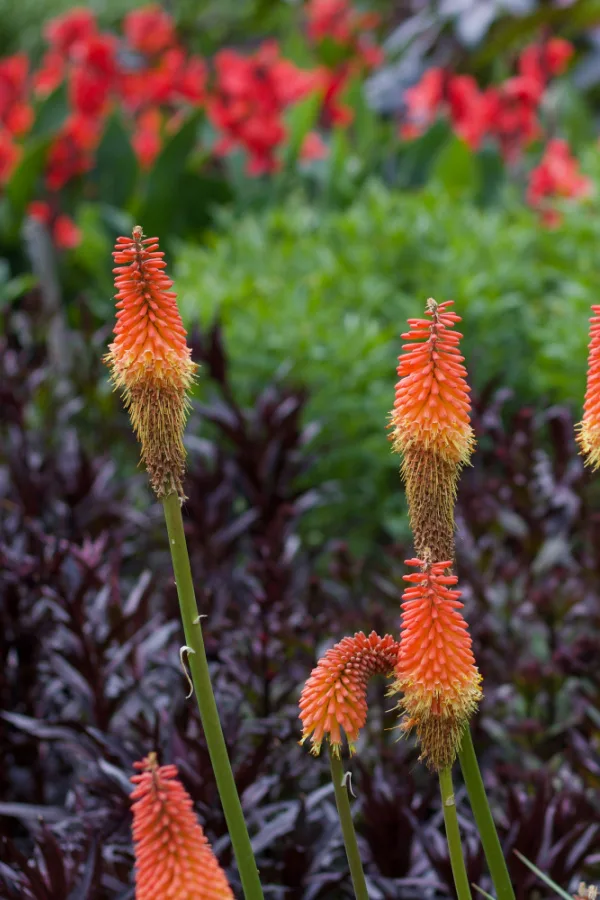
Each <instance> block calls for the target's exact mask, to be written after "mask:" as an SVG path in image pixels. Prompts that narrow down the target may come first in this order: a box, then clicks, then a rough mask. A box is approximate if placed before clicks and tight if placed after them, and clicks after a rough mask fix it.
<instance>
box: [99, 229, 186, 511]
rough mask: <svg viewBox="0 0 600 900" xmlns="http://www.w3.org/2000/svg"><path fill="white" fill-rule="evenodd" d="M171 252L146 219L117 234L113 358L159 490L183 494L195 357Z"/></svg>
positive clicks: (110, 355)
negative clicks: (146, 229)
mask: <svg viewBox="0 0 600 900" xmlns="http://www.w3.org/2000/svg"><path fill="white" fill-rule="evenodd" d="M163 256H164V253H161V252H160V250H159V248H158V239H157V238H145V237H144V235H143V233H142V229H141V228H140V227H139V226H136V227H135V228H134V229H133V234H132V237H131V238H128V237H120V238H118V239H117V244H116V248H115V252H114V253H113V257H114V260H115V263H117V268H115V269H114V270H113V271H114V273H115V288H116V290H117V294H116V300H117V310H118V312H117V324H116V326H115V340H114V341H113V343H112V344H111V345H110V347H109V353H108V354H107V355H106V357H105V361H106V362H107V364H108V365H109V367H110V370H111V377H112V380H113V382H114V384H115V386H116V387H117V388H119V389H120V390H121V392H122V395H123V398H124V402H125V406H126V407H127V409H128V410H129V415H130V418H131V423H132V425H133V428H134V431H135V433H136V435H137V437H138V440H139V441H140V443H141V445H142V462H143V463H144V465H145V466H146V469H147V470H148V475H149V477H150V483H151V485H152V487H153V489H154V491H155V493H156V495H157V497H159V498H162V497H166V496H167V495H168V494H170V493H177V494H179V496H180V497H182V498H183V496H184V494H183V485H182V479H183V473H184V469H185V449H184V446H183V429H184V426H185V422H186V419H187V415H188V408H189V402H188V391H189V390H190V387H191V385H192V383H193V380H194V372H195V365H194V363H193V362H192V360H191V351H190V349H189V347H188V346H187V344H186V339H185V335H186V331H185V329H184V327H183V324H182V321H181V316H180V315H179V310H178V309H177V302H176V296H177V295H176V294H175V293H173V291H172V290H171V288H172V287H173V282H172V281H171V279H170V278H168V277H167V275H166V274H165V272H164V269H165V268H166V263H165V262H164V259H163Z"/></svg>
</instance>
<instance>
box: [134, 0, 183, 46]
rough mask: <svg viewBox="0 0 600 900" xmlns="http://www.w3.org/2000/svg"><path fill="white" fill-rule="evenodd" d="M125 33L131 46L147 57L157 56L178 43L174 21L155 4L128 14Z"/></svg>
mask: <svg viewBox="0 0 600 900" xmlns="http://www.w3.org/2000/svg"><path fill="white" fill-rule="evenodd" d="M123 31H124V33H125V38H126V40H127V43H128V44H129V46H130V47H131V48H132V49H133V50H138V51H139V52H140V53H145V54H146V55H147V56H156V55H157V54H158V53H162V52H163V50H167V49H168V48H169V47H173V46H174V45H175V43H176V41H177V36H176V33H175V23H174V22H173V19H172V18H171V16H170V15H169V13H168V12H166V10H164V9H161V7H160V6H157V5H155V4H151V5H150V6H144V7H142V8H141V9H135V10H133V11H132V12H130V13H127V15H126V16H125V20H124V23H123Z"/></svg>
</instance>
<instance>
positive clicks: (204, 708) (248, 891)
mask: <svg viewBox="0 0 600 900" xmlns="http://www.w3.org/2000/svg"><path fill="white" fill-rule="evenodd" d="M163 509H164V512H165V520H166V523H167V532H168V534H169V549H170V551H171V559H172V561H173V570H174V572H175V582H176V584H177V595H178V597H179V607H180V610H181V619H182V622H183V630H184V633H185V641H186V644H187V647H188V648H189V649H188V654H187V659H188V665H189V667H190V671H191V673H192V681H193V684H194V689H195V691H196V700H197V701H198V708H199V710H200V718H201V719H202V725H203V728H204V733H205V735H206V743H207V744H208V752H209V754H210V760H211V763H212V767H213V770H214V773H215V779H216V782H217V788H218V791H219V796H220V797H221V803H222V804H223V811H224V813H225V819H226V821H227V828H228V829H229V834H230V837H231V843H232V845H233V851H234V853H235V859H236V862H237V866H238V871H239V873H240V878H241V881H242V888H243V891H244V897H245V898H246V900H263V892H262V888H261V886H260V880H259V877H258V869H257V867H256V862H255V860H254V853H253V852H252V846H251V844H250V837H249V835H248V829H247V828H246V823H245V821H244V814H243V812H242V805H241V803H240V798H239V796H238V792H237V788H236V786H235V780H234V777H233V772H232V770H231V764H230V762H229V756H228V754H227V745H226V744H225V738H224V737H223V730H222V728H221V722H220V721H219V713H218V710H217V704H216V702H215V695H214V694H213V689H212V685H211V681H210V673H209V670H208V661H207V659H206V651H205V649H204V640H203V638H202V628H201V625H200V618H199V615H198V606H197V604H196V596H195V594H194V585H193V583H192V572H191V569H190V560H189V556H188V552H187V545H186V542H185V534H184V531H183V518H182V515H181V503H180V501H179V497H178V496H177V494H169V496H168V497H165V499H164V500H163Z"/></svg>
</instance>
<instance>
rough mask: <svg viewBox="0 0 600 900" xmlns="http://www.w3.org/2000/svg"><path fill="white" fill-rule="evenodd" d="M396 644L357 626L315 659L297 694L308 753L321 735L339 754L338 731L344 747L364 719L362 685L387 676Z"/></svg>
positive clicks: (352, 740)
mask: <svg viewBox="0 0 600 900" xmlns="http://www.w3.org/2000/svg"><path fill="white" fill-rule="evenodd" d="M397 656H398V644H397V642H396V641H395V640H394V639H393V638H392V637H391V636H390V635H389V634H386V635H385V637H383V638H382V637H379V635H378V634H376V633H375V632H374V631H372V632H371V634H370V635H369V636H368V637H367V636H366V635H365V634H363V632H362V631H359V632H358V633H357V634H355V635H354V637H345V638H344V639H343V640H342V641H340V642H339V643H338V644H336V645H335V646H334V647H331V649H329V650H328V651H327V653H326V654H325V656H323V657H322V659H320V660H319V663H318V665H317V667H316V668H315V669H313V670H312V672H311V675H310V678H309V679H308V681H307V682H306V684H305V685H304V689H303V691H302V694H301V697H300V719H301V720H302V726H303V732H302V742H304V741H305V740H307V739H308V738H310V740H311V743H312V746H311V752H312V753H313V754H315V756H316V755H318V753H319V751H320V749H321V744H322V742H323V738H327V739H328V740H329V743H330V745H331V749H332V752H333V753H335V754H336V755H339V752H340V748H341V745H342V730H343V731H344V732H345V734H346V737H347V739H348V744H349V746H350V752H352V751H353V750H354V745H355V743H356V741H357V740H358V735H359V732H360V729H361V728H362V727H363V725H364V724H365V722H366V720H367V685H368V683H369V680H370V679H371V678H372V676H373V675H391V674H393V671H394V666H395V664H396V658H397Z"/></svg>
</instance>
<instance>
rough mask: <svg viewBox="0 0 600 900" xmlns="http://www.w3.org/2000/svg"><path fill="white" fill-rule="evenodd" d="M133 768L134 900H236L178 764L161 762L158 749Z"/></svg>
mask: <svg viewBox="0 0 600 900" xmlns="http://www.w3.org/2000/svg"><path fill="white" fill-rule="evenodd" d="M134 767H135V768H136V769H138V770H139V771H140V774H139V775H134V776H133V777H132V779H131V781H132V782H133V783H134V784H135V785H136V787H135V790H134V791H133V792H132V794H131V798H132V800H133V807H132V809H133V840H134V843H135V863H136V870H135V900H165V898H167V897H168V898H169V900H191V898H192V897H193V898H194V900H196V898H197V900H233V893H232V891H231V888H230V887H229V884H228V883H227V878H226V877H225V873H224V872H223V870H222V869H221V867H220V866H219V863H218V862H217V859H216V857H215V855H214V853H213V851H212V849H211V847H210V844H209V843H208V841H207V839H206V837H205V835H204V832H203V831H202V827H201V826H200V824H199V822H198V821H197V819H196V816H195V815H194V812H193V809H192V799H191V797H190V795H189V794H188V793H187V791H186V790H185V788H184V787H183V785H182V784H181V782H180V781H179V780H178V778H177V767H176V766H159V765H158V762H157V759H156V753H150V754H149V755H148V756H147V757H146V759H143V760H142V761H141V762H137V763H134Z"/></svg>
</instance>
